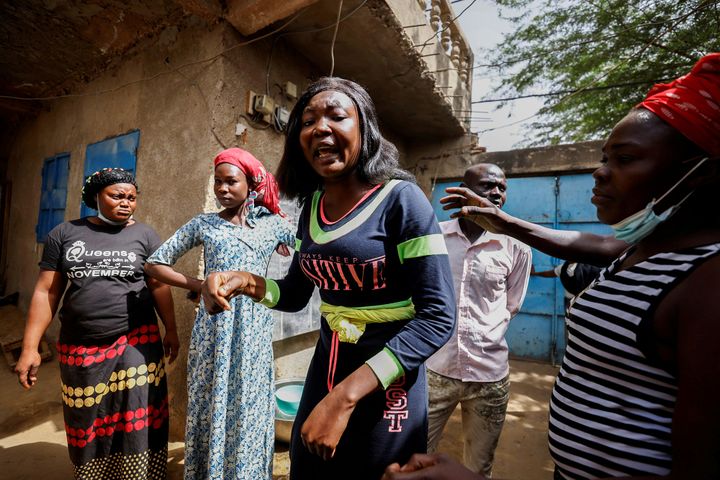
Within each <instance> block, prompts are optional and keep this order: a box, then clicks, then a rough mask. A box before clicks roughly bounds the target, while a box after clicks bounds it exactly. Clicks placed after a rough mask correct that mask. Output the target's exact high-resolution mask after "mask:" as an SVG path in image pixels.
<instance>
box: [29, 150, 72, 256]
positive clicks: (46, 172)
mask: <svg viewBox="0 0 720 480" xmlns="http://www.w3.org/2000/svg"><path fill="white" fill-rule="evenodd" d="M69 167H70V154H68V153H61V154H59V155H55V156H54V157H50V158H48V159H46V160H45V161H44V162H43V168H42V188H41V192H40V212H39V213H38V223H37V226H36V227H35V238H36V240H37V241H38V242H40V243H42V242H44V241H45V237H47V234H48V232H50V230H52V229H53V228H55V226H57V225H59V224H60V223H62V222H63V220H64V219H65V206H66V203H67V179H68V170H69Z"/></svg>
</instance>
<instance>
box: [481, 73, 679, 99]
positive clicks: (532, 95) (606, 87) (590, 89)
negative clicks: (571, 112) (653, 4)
mask: <svg viewBox="0 0 720 480" xmlns="http://www.w3.org/2000/svg"><path fill="white" fill-rule="evenodd" d="M673 78H674V77H673ZM669 80H670V79H663V80H639V81H637V82H626V83H615V84H611V85H599V86H596V87H586V88H577V89H572V90H558V91H555V92H546V93H530V94H527V95H518V96H515V97H505V98H492V99H487V100H474V101H472V102H470V103H471V104H477V103H494V102H509V101H512V100H520V99H523V98H536V97H552V96H556V95H566V94H568V93H578V92H580V91H582V92H593V91H597V90H609V89H612V88H622V87H631V86H633V85H645V84H648V83H650V84H654V83H663V82H667V81H669Z"/></svg>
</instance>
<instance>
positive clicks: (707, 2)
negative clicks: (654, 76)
mask: <svg viewBox="0 0 720 480" xmlns="http://www.w3.org/2000/svg"><path fill="white" fill-rule="evenodd" d="M710 6H712V1H711V0H705V1H704V2H702V3H700V4H699V5H698V6H697V7H695V8H694V9H692V10H691V11H690V12H688V13H683V14H682V15H678V16H676V17H672V18H669V19H667V20H662V21H657V22H646V23H641V24H638V25H635V26H634V27H633V28H623V29H621V30H617V31H615V32H613V33H612V34H609V35H603V36H600V37H594V38H587V39H585V40H582V41H580V42H576V43H571V44H564V45H562V46H560V47H558V48H553V49H550V50H543V51H541V52H533V53H532V55H529V56H527V57H519V58H513V59H510V60H505V61H502V62H499V63H485V64H477V65H473V66H471V67H470V70H475V69H476V68H500V67H505V66H508V65H514V64H516V63H520V62H524V61H527V60H532V59H534V58H537V57H538V55H548V54H551V53H555V52H560V51H566V50H568V49H569V48H573V47H579V46H582V45H587V44H597V43H599V42H601V41H603V40H609V39H611V38H615V37H618V36H619V35H620V34H622V33H626V32H632V31H637V30H639V29H641V28H644V27H650V26H661V25H665V24H666V23H671V22H674V21H676V20H678V19H679V20H684V19H686V18H687V17H689V16H690V15H692V14H694V13H698V12H701V11H703V10H705V9H707V8H709V7H710ZM693 63H694V62H691V63H690V64H689V65H692V64H693Z"/></svg>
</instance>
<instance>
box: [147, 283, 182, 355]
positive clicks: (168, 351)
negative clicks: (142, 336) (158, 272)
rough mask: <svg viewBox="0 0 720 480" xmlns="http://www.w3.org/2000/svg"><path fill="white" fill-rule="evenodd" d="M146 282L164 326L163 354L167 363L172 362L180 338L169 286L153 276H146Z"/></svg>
mask: <svg viewBox="0 0 720 480" xmlns="http://www.w3.org/2000/svg"><path fill="white" fill-rule="evenodd" d="M147 284H148V288H149V289H150V292H151V293H152V296H153V301H154V303H155V311H157V313H158V316H159V317H160V320H161V321H162V322H163V325H164V326H165V336H164V337H163V348H164V349H165V355H166V356H167V357H168V359H169V361H168V363H172V362H174V361H175V359H176V358H177V356H178V352H179V350H180V339H179V338H178V334H177V326H176V325H175V304H174V303H173V298H172V293H171V292H170V286H169V285H166V284H164V283H162V282H160V281H158V280H156V279H154V278H148V279H147Z"/></svg>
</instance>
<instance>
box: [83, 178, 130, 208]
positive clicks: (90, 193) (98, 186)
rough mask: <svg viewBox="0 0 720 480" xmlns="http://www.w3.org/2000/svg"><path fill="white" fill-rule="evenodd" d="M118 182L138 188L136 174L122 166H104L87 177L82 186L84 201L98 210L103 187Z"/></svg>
mask: <svg viewBox="0 0 720 480" xmlns="http://www.w3.org/2000/svg"><path fill="white" fill-rule="evenodd" d="M116 183H129V184H130V185H133V186H135V189H136V190H137V189H138V185H137V182H136V181H135V176H134V175H133V174H132V173H130V172H128V171H127V170H124V169H122V168H103V169H101V170H98V171H97V172H95V173H93V174H92V175H90V176H89V177H87V178H86V179H85V183H84V184H83V188H82V201H83V203H84V204H85V205H87V206H88V207H89V208H92V209H93V210H97V209H98V206H97V195H98V193H100V191H102V189H103V188H105V187H107V186H110V185H115V184H116Z"/></svg>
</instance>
